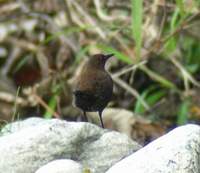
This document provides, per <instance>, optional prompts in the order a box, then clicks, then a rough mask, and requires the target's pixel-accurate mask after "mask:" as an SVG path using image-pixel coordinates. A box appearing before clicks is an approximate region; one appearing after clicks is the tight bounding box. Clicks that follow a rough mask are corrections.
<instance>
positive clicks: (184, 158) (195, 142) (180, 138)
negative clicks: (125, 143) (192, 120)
mask: <svg viewBox="0 0 200 173" xmlns="http://www.w3.org/2000/svg"><path fill="white" fill-rule="evenodd" d="M122 172H126V173H133V172H134V173H200V126H198V125H185V126H182V127H178V128H176V129H174V130H172V131H171V132H169V133H168V134H166V135H164V136H162V137H160V138H158V139H157V140H155V141H153V142H152V143H150V144H149V145H147V146H146V147H144V148H142V149H140V150H139V151H137V152H135V153H134V154H132V155H130V156H129V157H127V158H125V159H123V160H122V161H120V162H118V163H117V164H115V165H114V166H113V167H111V168H110V169H109V170H108V171H107V172H106V173H122Z"/></svg>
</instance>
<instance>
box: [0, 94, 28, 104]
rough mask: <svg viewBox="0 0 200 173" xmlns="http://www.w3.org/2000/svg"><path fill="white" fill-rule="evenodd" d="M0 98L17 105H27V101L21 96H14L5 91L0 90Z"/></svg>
mask: <svg viewBox="0 0 200 173" xmlns="http://www.w3.org/2000/svg"><path fill="white" fill-rule="evenodd" d="M0 100H2V101H4V102H7V103H16V104H17V105H19V106H23V107H24V106H27V105H28V102H27V101H26V100H25V99H23V98H21V97H19V96H18V97H17V98H16V97H15V96H14V95H12V94H11V93H7V92H0Z"/></svg>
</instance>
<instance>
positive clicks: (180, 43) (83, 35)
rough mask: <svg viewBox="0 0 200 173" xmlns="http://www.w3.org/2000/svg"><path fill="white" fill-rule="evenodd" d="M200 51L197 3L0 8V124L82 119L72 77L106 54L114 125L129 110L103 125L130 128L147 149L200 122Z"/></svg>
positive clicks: (71, 0) (56, 1)
mask: <svg viewBox="0 0 200 173" xmlns="http://www.w3.org/2000/svg"><path fill="white" fill-rule="evenodd" d="M199 43H200V1H199V0H144V1H143V0H123V1H121V0H84V1H83V0H35V1H31V0H16V1H14V0H0V121H1V126H3V125H4V124H5V123H8V122H11V121H15V120H18V119H24V118H27V117H31V116H40V117H44V118H53V117H56V118H63V119H66V120H70V121H79V120H80V115H81V113H80V112H79V111H78V110H77V109H76V108H74V107H73V106H72V104H71V103H72V92H71V90H72V88H73V85H72V83H73V79H74V76H75V75H76V72H77V71H78V70H79V68H80V67H81V65H82V64H83V63H84V61H85V60H86V59H87V57H88V56H90V55H92V54H94V53H100V52H101V53H114V54H115V58H113V59H112V60H110V61H109V63H108V66H107V69H108V71H109V72H110V73H111V74H112V77H113V80H114V83H115V88H114V94H113V100H112V101H111V103H110V106H109V107H112V108H113V109H112V111H114V113H112V112H111V117H114V116H115V114H116V112H119V109H116V108H120V109H123V110H124V112H123V114H122V115H121V118H120V119H119V120H114V119H113V118H110V119H109V120H108V119H106V118H105V119H104V121H106V124H107V127H108V128H112V129H116V130H118V131H121V129H123V128H119V127H118V126H117V125H116V124H115V123H117V121H120V122H123V123H122V124H121V126H123V127H130V128H129V130H128V134H129V135H130V136H131V137H132V138H134V139H137V140H139V141H142V142H143V143H144V142H148V141H150V140H152V139H154V138H155V137H158V136H160V135H162V134H163V133H165V132H167V131H168V130H169V129H171V128H173V127H175V126H177V125H182V124H186V123H196V124H200V82H199V81H200V44H199ZM125 110H126V111H125ZM128 111H129V112H128ZM108 112H109V109H108ZM127 112H128V113H131V121H130V119H129V118H130V117H128V116H126V114H127ZM105 114H106V113H105ZM107 114H108V113H107ZM127 117H128V118H127ZM126 118H127V120H122V119H126ZM91 119H92V118H91ZM141 138H142V140H140V139H141Z"/></svg>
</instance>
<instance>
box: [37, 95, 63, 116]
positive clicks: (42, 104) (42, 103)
mask: <svg viewBox="0 0 200 173" xmlns="http://www.w3.org/2000/svg"><path fill="white" fill-rule="evenodd" d="M34 98H35V99H36V100H37V102H38V103H39V104H40V105H41V106H43V107H44V108H45V109H46V110H47V111H48V112H51V113H52V114H53V116H54V117H55V118H60V115H59V114H58V113H57V112H56V111H54V110H52V109H51V108H50V107H49V106H48V105H47V104H46V103H45V101H44V100H42V98H41V97H40V96H38V95H37V94H34Z"/></svg>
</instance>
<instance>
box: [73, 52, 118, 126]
mask: <svg viewBox="0 0 200 173" xmlns="http://www.w3.org/2000/svg"><path fill="white" fill-rule="evenodd" d="M113 55H114V54H108V55H103V54H96V55H93V56H92V57H91V58H90V59H88V61H87V62H86V63H85V64H84V65H83V68H82V70H81V71H80V73H79V75H78V77H77V78H76V80H75V86H74V91H73V94H74V104H75V106H77V107H78V108H80V109H81V110H82V111H83V115H84V117H85V120H86V121H87V115H86V112H98V113H99V117H100V120H101V125H102V127H103V128H104V124H103V120H102V111H103V109H104V108H105V107H106V106H107V104H108V102H109V101H110V99H111V97H112V91H113V81H112V78H111V77H110V75H109V74H108V72H106V71H105V69H104V66H105V63H106V61H107V60H108V59H109V58H110V57H112V56H113Z"/></svg>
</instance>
